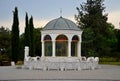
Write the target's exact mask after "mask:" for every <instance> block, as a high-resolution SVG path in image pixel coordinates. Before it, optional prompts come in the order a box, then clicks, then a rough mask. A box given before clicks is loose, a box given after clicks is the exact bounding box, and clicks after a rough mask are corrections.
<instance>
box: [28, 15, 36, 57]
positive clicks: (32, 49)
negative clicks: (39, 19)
mask: <svg viewBox="0 0 120 81" xmlns="http://www.w3.org/2000/svg"><path fill="white" fill-rule="evenodd" d="M29 28H30V56H35V53H34V51H35V49H34V25H33V17H32V16H31V18H30V20H29Z"/></svg>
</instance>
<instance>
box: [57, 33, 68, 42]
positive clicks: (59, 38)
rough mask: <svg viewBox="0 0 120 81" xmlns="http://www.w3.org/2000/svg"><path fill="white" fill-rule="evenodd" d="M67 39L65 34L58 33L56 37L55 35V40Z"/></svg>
mask: <svg viewBox="0 0 120 81" xmlns="http://www.w3.org/2000/svg"><path fill="white" fill-rule="evenodd" d="M67 40H68V38H67V36H65V35H63V34H62V35H58V36H57V37H56V41H67Z"/></svg>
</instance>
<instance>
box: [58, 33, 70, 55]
mask: <svg viewBox="0 0 120 81" xmlns="http://www.w3.org/2000/svg"><path fill="white" fill-rule="evenodd" d="M67 55H68V38H67V37H66V36H65V35H59V36H57V38H56V56H67Z"/></svg>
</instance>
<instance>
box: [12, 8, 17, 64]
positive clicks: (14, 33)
mask: <svg viewBox="0 0 120 81" xmlns="http://www.w3.org/2000/svg"><path fill="white" fill-rule="evenodd" d="M11 47H12V51H11V53H12V61H15V62H17V61H18V55H19V19H18V10H17V7H15V11H13V25H12V32H11Z"/></svg>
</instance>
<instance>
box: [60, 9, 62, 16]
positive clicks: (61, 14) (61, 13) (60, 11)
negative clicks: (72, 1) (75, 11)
mask: <svg viewBox="0 0 120 81" xmlns="http://www.w3.org/2000/svg"><path fill="white" fill-rule="evenodd" d="M60 18H62V8H60Z"/></svg>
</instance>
